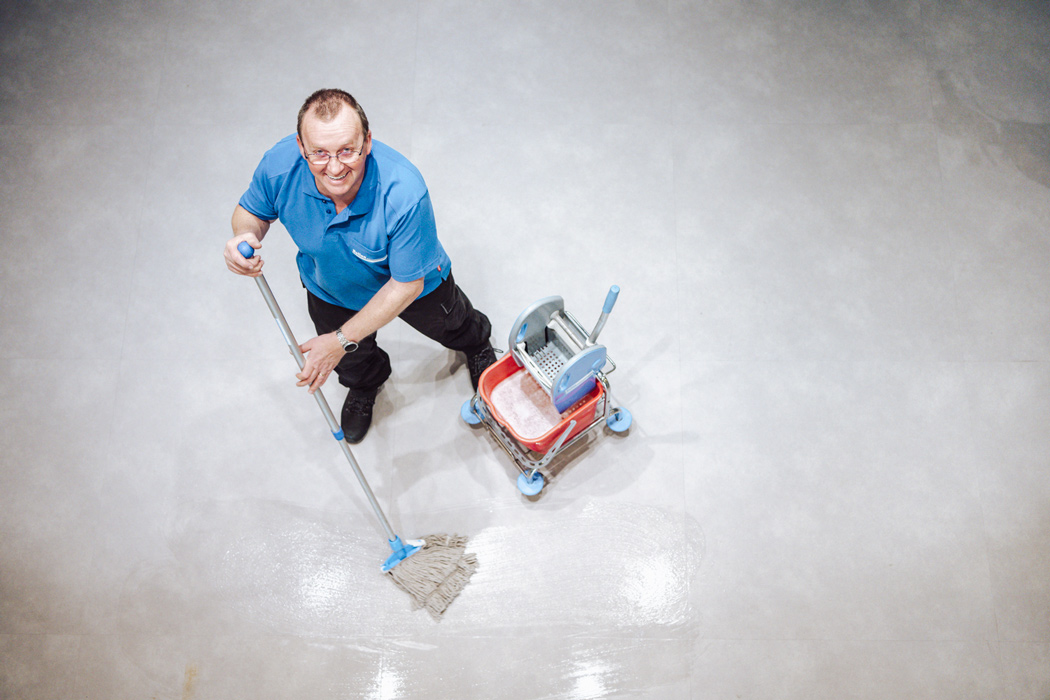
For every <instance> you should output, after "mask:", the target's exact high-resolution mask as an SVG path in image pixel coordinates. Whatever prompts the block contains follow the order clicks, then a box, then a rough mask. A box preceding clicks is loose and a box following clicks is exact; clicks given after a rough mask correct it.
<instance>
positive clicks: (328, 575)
mask: <svg viewBox="0 0 1050 700" xmlns="http://www.w3.org/2000/svg"><path fill="white" fill-rule="evenodd" d="M197 508H198V510H197V512H193V513H187V514H186V517H184V518H183V523H182V526H181V528H180V531H179V532H177V533H174V534H173V536H172V538H171V541H170V551H171V552H172V553H173V554H174V559H171V558H169V559H167V560H166V561H165V562H160V563H149V564H146V565H144V566H143V567H141V569H140V571H139V572H137V573H136V574H133V575H132V576H131V577H130V578H129V580H128V582H126V584H125V586H124V590H123V592H122V595H121V600H122V607H123V609H124V610H125V611H127V615H128V616H129V618H126V619H125V623H126V624H124V625H123V626H124V627H125V629H128V628H135V627H138V626H139V625H143V626H145V627H146V628H151V627H154V626H155V625H157V624H158V623H157V622H156V621H152V622H151V621H150V620H148V619H141V620H137V621H135V620H132V619H130V616H136V615H140V614H142V615H145V616H146V617H147V618H148V617H149V615H151V614H152V615H158V614H162V613H160V612H151V611H149V609H148V603H146V601H150V600H157V599H165V600H168V601H170V603H169V605H174V606H175V608H174V609H173V608H171V607H169V608H168V609H166V610H165V611H163V614H164V615H165V616H166V618H169V619H170V618H180V619H183V620H185V621H186V624H187V626H188V627H189V628H190V629H199V625H200V624H204V619H207V620H208V621H210V622H211V623H212V624H215V621H220V622H221V623H222V627H223V629H224V631H227V632H240V633H245V632H252V633H255V632H267V633H280V634H294V635H312V636H332V637H347V636H354V635H359V634H369V635H374V634H382V633H384V632H389V631H400V630H403V628H404V626H405V625H406V624H412V625H422V624H424V623H425V624H428V625H432V624H434V623H433V622H431V620H430V619H429V617H428V616H426V615H425V614H420V613H418V612H417V611H413V610H412V606H411V601H410V599H409V597H408V596H407V595H406V594H405V593H404V592H403V591H400V590H399V589H397V587H396V586H394V585H393V584H392V583H391V582H390V581H389V580H388V579H387V577H385V576H383V575H382V574H381V572H380V565H381V563H382V561H383V559H384V558H385V557H386V555H387V551H386V550H384V549H383V548H384V547H385V543H384V542H382V538H381V537H380V538H378V541H377V538H376V537H375V534H374V531H373V530H372V528H369V527H367V526H366V525H362V522H361V521H360V520H358V521H356V522H350V523H344V522H340V519H339V518H336V517H334V516H333V515H332V514H331V513H328V514H322V513H318V512H316V511H311V510H308V509H303V508H297V507H294V506H290V505H288V504H282V503H273V502H260V501H242V502H234V503H230V502H226V503H221V504H220V503H212V504H206V505H205V506H201V505H200V504H198V505H197ZM479 515H482V516H485V520H487V521H489V522H494V523H495V524H491V525H489V526H488V527H482V528H480V529H479V531H477V532H474V533H462V534H468V535H470V536H471V539H470V543H469V545H468V549H469V550H470V551H473V552H475V553H476V554H477V556H478V561H479V564H480V566H479V569H478V571H477V573H476V574H475V575H474V577H473V578H472V579H471V582H470V583H469V585H468V586H467V587H466V589H465V590H464V592H463V593H462V594H461V595H460V597H459V599H457V600H456V601H455V602H453V604H452V606H451V607H450V608H449V609H448V611H447V612H446V613H445V616H444V620H443V621H442V622H441V623H440V624H441V625H442V626H445V627H447V626H449V625H452V626H455V628H456V629H464V628H465V629H467V630H470V629H474V628H478V629H484V630H487V631H492V630H495V629H498V628H507V627H512V628H518V629H520V628H523V627H524V628H538V629H548V628H551V627H552V626H553V627H557V628H559V629H566V628H568V630H569V631H572V630H578V631H580V632H594V631H596V630H602V629H604V630H610V631H613V630H624V629H628V630H629V629H632V628H646V629H651V628H653V627H657V628H678V627H683V626H688V625H690V624H691V623H693V622H694V621H695V620H694V619H693V618H694V616H695V613H694V611H693V609H692V607H691V605H690V601H689V589H690V584H691V581H692V580H693V578H694V577H695V575H696V573H697V570H698V568H699V565H700V561H701V558H702V556H703V550H704V542H703V534H702V532H701V531H700V529H699V527H698V526H697V525H696V523H695V522H694V521H692V520H691V519H690V518H688V517H687V516H685V515H683V514H682V513H680V512H677V513H676V512H673V511H670V510H667V509H662V508H655V507H648V506H639V505H633V504H622V503H604V502H597V501H589V502H584V503H580V504H574V505H572V506H568V507H565V508H563V509H562V510H558V511H551V510H543V509H541V508H538V507H537V508H519V507H509V508H506V509H500V510H496V511H494V512H484V513H480V514H479ZM479 519H481V518H479ZM423 534H425V533H423ZM195 617H197V618H200V619H197V620H196V622H195V620H194V618H195Z"/></svg>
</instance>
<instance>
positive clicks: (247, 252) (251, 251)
mask: <svg viewBox="0 0 1050 700" xmlns="http://www.w3.org/2000/svg"><path fill="white" fill-rule="evenodd" d="M237 252H238V253H240V254H241V255H243V256H244V258H245V259H246V260H250V259H251V258H252V256H253V255H255V248H252V246H251V244H250V243H248V241H241V242H240V243H238V244H237ZM616 291H620V290H616Z"/></svg>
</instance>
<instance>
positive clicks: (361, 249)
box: [350, 241, 390, 265]
mask: <svg viewBox="0 0 1050 700" xmlns="http://www.w3.org/2000/svg"><path fill="white" fill-rule="evenodd" d="M350 252H351V253H353V254H354V256H355V257H357V258H359V259H361V260H364V261H365V262H366V263H370V264H372V265H378V264H379V263H382V262H386V259H387V258H388V257H390V256H389V255H387V252H386V249H385V248H380V249H378V250H376V249H373V248H366V247H365V246H363V245H361V244H360V243H359V242H358V241H351V242H350Z"/></svg>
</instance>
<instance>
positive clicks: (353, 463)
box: [237, 241, 400, 546]
mask: <svg viewBox="0 0 1050 700" xmlns="http://www.w3.org/2000/svg"><path fill="white" fill-rule="evenodd" d="M237 252H239V253H240V254H241V255H243V256H244V257H245V259H250V258H251V257H252V256H253V255H255V248H252V247H251V246H250V245H249V244H248V242H247V241H241V242H240V243H238V244H237ZM255 282H256V284H258V285H259V291H260V292H262V295H263V299H265V300H266V306H268V307H269V308H270V313H271V314H273V318H274V320H275V321H277V326H278V327H279V328H280V329H281V335H283V336H284V342H286V343H288V349H289V350H291V351H292V356H293V357H295V361H296V363H298V365H299V369H302V368H303V365H305V364H306V358H305V357H303V353H302V351H301V350H299V344H298V343H296V342H295V336H293V335H292V329H291V327H290V326H289V325H288V321H287V319H285V317H284V313H282V312H281V307H280V306H278V305H277V299H275V298H274V296H273V292H272V291H270V285H269V284H267V282H266V276H265V275H259V276H258V277H256V278H255ZM314 398H315V399H316V400H317V405H318V407H320V409H321V413H323V414H324V417H325V420H326V421H328V429H329V430H331V431H332V436H333V437H335V439H336V440H337V441H338V442H339V447H340V448H341V449H342V451H343V455H344V456H345V457H346V460H347V462H349V463H350V467H351V468H352V469H353V470H354V476H356V477H357V481H358V483H360V484H361V488H362V489H364V492H365V496H366V497H367V498H368V503H369V504H370V505H371V506H372V510H373V511H374V512H375V514H376V518H378V519H379V524H380V525H382V526H383V530H384V531H385V532H386V536H387V540H389V541H390V542H391V543H393V542H400V538H398V536H397V534H395V533H394V529H393V528H392V527H390V521H388V520H387V519H386V514H385V513H383V509H382V508H380V507H379V501H377V500H376V497H375V494H374V493H373V492H372V487H370V486H369V485H368V481H367V480H366V479H365V475H364V473H363V472H362V471H361V466H360V465H359V464H358V463H357V459H356V458H355V457H354V453H353V452H351V451H350V447H349V446H348V445H347V444H346V441H345V440H344V439H343V429H342V428H341V427H340V426H339V421H337V420H336V419H335V415H334V414H333V413H332V409H331V407H330V406H329V405H328V402H327V401H326V400H325V398H324V394H322V393H321V390H320V389H318V390H317V391H315V392H314ZM391 546H393V545H391Z"/></svg>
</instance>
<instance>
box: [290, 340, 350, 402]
mask: <svg viewBox="0 0 1050 700" xmlns="http://www.w3.org/2000/svg"><path fill="white" fill-rule="evenodd" d="M299 350H301V351H302V353H303V355H304V356H305V357H306V363H305V364H304V365H303V369H302V371H301V372H299V374H297V375H295V378H296V379H298V380H299V381H298V382H297V383H296V386H309V387H310V389H309V391H310V393H311V394H312V393H314V392H315V391H317V390H318V389H320V388H321V386H322V385H323V384H324V383H325V382H326V381H328V375H329V374H331V373H332V370H333V369H335V366H336V365H337V364H339V360H341V359H343V355H345V354H346V351H345V350H343V346H342V344H341V343H340V342H339V339H338V338H336V337H335V333H326V334H325V335H319V336H317V337H316V338H312V339H311V340H308V341H306V342H305V343H303V344H302V345H300V346H299Z"/></svg>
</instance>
